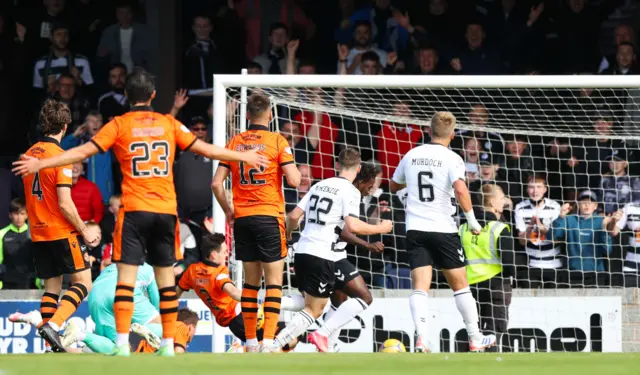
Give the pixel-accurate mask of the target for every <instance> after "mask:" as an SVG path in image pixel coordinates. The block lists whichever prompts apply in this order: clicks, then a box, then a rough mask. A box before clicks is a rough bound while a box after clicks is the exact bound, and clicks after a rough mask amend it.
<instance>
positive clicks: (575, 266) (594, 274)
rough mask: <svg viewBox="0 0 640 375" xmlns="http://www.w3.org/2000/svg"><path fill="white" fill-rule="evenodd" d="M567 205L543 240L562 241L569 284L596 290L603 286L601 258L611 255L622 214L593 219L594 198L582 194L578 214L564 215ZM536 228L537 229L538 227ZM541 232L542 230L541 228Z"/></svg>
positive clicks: (595, 197)
mask: <svg viewBox="0 0 640 375" xmlns="http://www.w3.org/2000/svg"><path fill="white" fill-rule="evenodd" d="M571 209H572V207H571V205H570V204H569V203H565V204H564V205H563V206H562V208H561V210H560V217H559V218H558V219H556V220H555V221H554V222H553V223H552V224H551V228H550V230H549V231H550V232H549V233H548V235H547V238H550V239H553V240H554V241H566V249H567V256H568V259H569V260H568V268H569V282H570V283H571V284H573V285H576V286H577V287H585V286H598V285H604V284H606V283H607V276H608V275H606V274H605V273H604V272H605V271H606V264H607V262H606V261H605V258H607V257H608V255H609V253H610V252H611V238H610V237H609V234H608V233H607V232H611V234H615V232H614V228H615V225H616V222H617V221H619V220H620V219H621V218H622V211H617V212H616V213H615V214H614V215H612V216H607V217H605V216H597V215H594V214H595V213H596V211H597V210H598V196H597V195H596V193H595V192H593V191H591V190H585V191H583V192H581V193H580V195H579V196H578V214H577V215H568V214H569V212H571ZM538 226H539V227H540V225H538ZM542 230H543V231H544V230H546V229H545V228H544V226H543V228H542Z"/></svg>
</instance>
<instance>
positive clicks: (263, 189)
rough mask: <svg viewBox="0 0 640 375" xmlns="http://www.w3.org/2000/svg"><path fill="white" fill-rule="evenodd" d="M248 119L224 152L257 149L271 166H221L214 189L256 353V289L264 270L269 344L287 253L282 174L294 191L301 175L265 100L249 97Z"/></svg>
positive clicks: (261, 96) (249, 339)
mask: <svg viewBox="0 0 640 375" xmlns="http://www.w3.org/2000/svg"><path fill="white" fill-rule="evenodd" d="M247 115H248V116H247V117H248V119H249V121H250V125H249V127H248V129H247V131H245V132H243V133H240V134H238V135H236V136H235V137H233V138H232V139H231V141H230V142H229V144H227V148H228V149H230V150H236V151H244V150H260V151H261V152H263V153H264V154H265V155H266V156H267V157H268V158H269V164H267V165H266V167H264V168H251V167H250V166H248V165H246V163H243V162H239V163H220V165H219V166H218V170H217V171H216V174H215V176H214V178H213V186H212V189H213V193H214V195H215V197H216V200H217V201H218V203H219V204H220V206H221V207H222V209H223V210H224V212H225V214H226V216H227V221H228V222H229V223H230V225H231V224H233V232H234V236H233V237H234V239H235V242H236V249H235V251H236V259H238V260H241V261H242V265H243V268H244V277H245V279H244V282H245V283H244V286H243V288H242V301H241V306H242V316H243V318H244V328H245V332H246V337H247V351H253V352H256V351H258V350H259V346H258V339H257V332H256V320H257V316H258V291H259V290H260V284H261V283H262V274H263V271H264V275H265V284H266V289H267V291H266V297H265V302H264V317H265V321H264V341H263V343H262V344H263V347H267V346H268V345H269V344H271V343H272V342H273V339H274V337H275V334H276V330H277V328H278V320H279V316H280V303H281V298H282V269H283V267H284V258H285V256H286V255H287V239H286V234H285V225H284V198H283V196H282V175H283V174H284V176H285V177H286V179H287V183H288V184H289V185H291V186H292V187H294V188H295V187H297V186H298V185H299V184H300V172H299V171H298V168H297V167H296V165H295V163H294V161H293V153H292V151H291V148H290V147H289V144H288V143H287V141H286V140H285V139H284V137H282V136H281V135H280V134H279V133H273V132H270V131H269V123H270V122H271V119H272V117H273V115H272V113H271V103H270V101H269V98H267V97H266V96H265V95H264V94H260V93H253V94H252V95H251V96H250V97H249V98H248V100H247ZM229 173H231V177H232V189H233V208H231V206H230V205H229V202H228V201H227V198H226V195H225V191H224V181H225V180H226V179H227V176H229Z"/></svg>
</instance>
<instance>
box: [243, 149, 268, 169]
mask: <svg viewBox="0 0 640 375" xmlns="http://www.w3.org/2000/svg"><path fill="white" fill-rule="evenodd" d="M244 154H245V155H244V160H243V161H244V162H245V163H247V164H249V165H252V166H254V167H258V168H263V167H266V166H267V164H269V159H268V158H267V157H266V156H264V155H261V154H260V153H259V152H258V150H251V151H247V152H245V153H244Z"/></svg>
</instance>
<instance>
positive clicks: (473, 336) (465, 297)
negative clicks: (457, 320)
mask: <svg viewBox="0 0 640 375" xmlns="http://www.w3.org/2000/svg"><path fill="white" fill-rule="evenodd" d="M453 297H454V298H455V300H456V307H457V308H458V311H460V315H462V320H463V321H464V325H465V326H466V327H467V334H468V335H469V339H470V340H482V334H481V333H480V327H478V308H477V307H476V300H475V299H474V298H473V294H471V289H469V287H466V288H462V289H460V290H458V291H456V292H454V293H453Z"/></svg>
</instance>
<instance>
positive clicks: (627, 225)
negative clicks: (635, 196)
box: [614, 202, 640, 288]
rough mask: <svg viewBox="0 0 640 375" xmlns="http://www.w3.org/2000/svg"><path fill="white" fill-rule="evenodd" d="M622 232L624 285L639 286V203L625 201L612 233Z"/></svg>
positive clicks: (629, 286) (628, 286) (627, 286)
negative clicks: (620, 216)
mask: <svg viewBox="0 0 640 375" xmlns="http://www.w3.org/2000/svg"><path fill="white" fill-rule="evenodd" d="M620 231H622V232H623V233H622V234H623V239H622V241H623V242H622V243H623V248H624V252H625V256H624V266H623V268H622V272H623V273H624V286H625V287H626V288H637V287H639V286H640V203H638V202H631V203H627V204H626V205H625V206H624V208H623V209H622V218H621V219H620V220H619V221H618V222H617V223H616V227H615V231H614V234H618V233H619V232H620Z"/></svg>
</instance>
